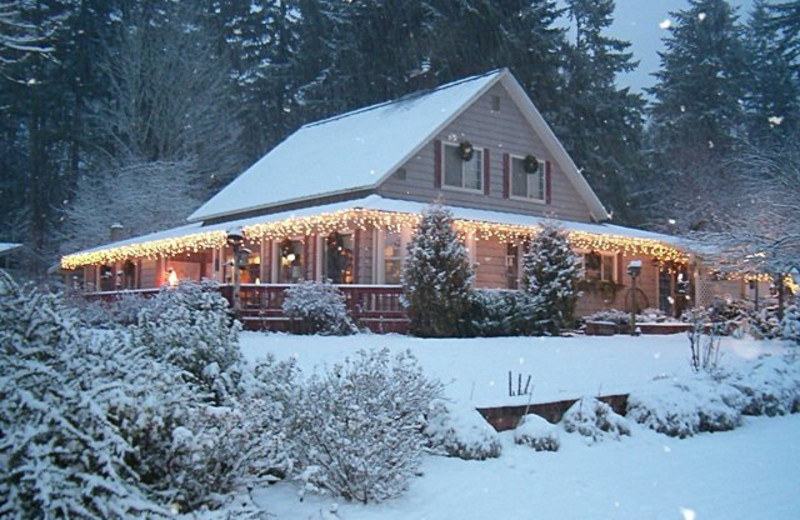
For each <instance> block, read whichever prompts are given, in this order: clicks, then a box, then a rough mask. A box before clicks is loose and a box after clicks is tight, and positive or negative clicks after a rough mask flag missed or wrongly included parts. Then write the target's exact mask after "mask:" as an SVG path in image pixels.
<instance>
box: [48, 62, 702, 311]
mask: <svg viewBox="0 0 800 520" xmlns="http://www.w3.org/2000/svg"><path fill="white" fill-rule="evenodd" d="M439 198H440V199H441V200H443V201H444V204H445V205H446V206H447V207H449V209H451V210H452V212H453V214H454V217H455V219H456V226H457V228H458V230H459V232H460V233H461V235H462V236H463V237H464V240H465V242H466V245H467V246H468V250H469V252H470V255H471V260H472V262H473V263H474V265H475V267H476V278H475V285H476V286H477V287H495V288H516V287H518V284H519V279H520V275H521V256H522V254H523V249H524V244H525V242H526V240H528V238H529V237H530V235H531V233H533V232H535V231H536V229H537V228H538V226H539V225H540V223H541V222H542V219H545V218H548V217H550V218H555V219H557V220H559V221H560V222H561V225H562V226H563V227H564V229H566V230H567V231H568V232H569V237H570V241H571V243H572V245H573V247H574V249H575V251H576V253H578V254H579V255H580V258H581V259H582V260H583V263H584V267H585V272H586V279H585V281H584V284H583V291H584V295H583V297H582V298H581V300H580V302H579V305H578V312H579V313H581V314H587V313H591V312H593V311H597V310H599V309H603V308H610V307H613V308H617V309H625V308H627V307H630V306H631V304H632V291H631V290H630V289H631V279H630V277H629V276H628V274H627V273H626V266H628V264H629V263H630V262H631V261H633V260H638V261H640V262H641V266H642V268H641V275H640V276H639V277H638V279H637V291H636V295H637V297H636V302H637V306H638V307H648V306H649V307H661V308H663V309H665V310H673V309H674V305H675V303H676V302H680V301H685V299H684V298H683V296H684V293H685V290H686V286H687V283H688V282H689V275H690V273H689V270H688V267H689V259H690V257H689V254H688V252H687V251H686V249H685V247H683V246H682V243H681V242H680V240H679V239H677V238H675V237H670V236H667V235H661V234H655V233H650V232H646V231H642V230H637V229H631V228H626V227H621V226H616V225H613V224H611V223H610V222H609V220H610V215H609V213H608V212H607V211H606V209H605V208H604V207H603V205H602V203H601V202H600V201H599V200H598V198H597V196H596V195H595V193H594V191H592V189H591V187H590V186H589V184H588V183H587V182H586V179H585V178H584V177H583V176H582V175H581V173H580V171H579V170H578V168H577V167H576V165H575V163H574V162H573V161H572V159H571V158H570V156H569V155H568V154H567V152H566V151H565V150H564V148H563V146H562V145H561V143H560V142H559V140H558V139H557V138H556V136H555V135H554V134H553V132H552V130H551V129H550V127H549V126H548V125H547V123H546V122H545V121H544V119H543V118H542V116H541V114H540V113H539V111H538V110H537V109H536V107H535V106H534V105H533V103H532V102H531V100H530V98H529V97H528V96H527V94H526V93H525V91H524V90H523V88H522V87H521V86H520V84H519V83H518V82H517V80H516V79H515V78H514V76H513V75H512V74H511V73H510V72H509V71H508V70H506V69H502V70H497V71H493V72H490V73H487V74H484V75H480V76H475V77H470V78H466V79H463V80H460V81H456V82H454V83H450V84H448V85H444V86H441V87H439V88H436V89H434V90H430V91H426V92H420V93H417V94H413V95H410V96H407V97H404V98H402V99H399V100H396V101H391V102H387V103H382V104H378V105H375V106H370V107H366V108H363V109H360V110H355V111H353V112H349V113H346V114H342V115H339V116H336V117H333V118H330V119H326V120H323V121H318V122H315V123H311V124H308V125H306V126H304V127H302V128H300V129H299V130H298V131H297V132H295V133H294V134H292V135H291V136H289V137H288V138H287V139H286V140H285V141H283V142H282V143H280V144H279V145H278V146H276V147H275V148H274V149H273V150H272V151H270V152H269V153H268V154H267V155H266V156H264V157H263V158H262V159H260V160H259V161H258V162H256V163H255V164H254V165H253V166H251V167H250V168H249V169H247V170H246V171H245V172H244V173H242V174H241V175H240V176H239V177H238V178H236V179H235V180H234V181H233V182H231V183H230V184H229V185H228V186H227V187H225V188H224V189H222V190H221V191H220V192H219V193H218V194H217V195H215V196H214V197H212V198H211V199H210V200H208V201H207V202H206V203H205V204H203V205H202V206H201V207H200V208H199V209H197V211H195V212H194V213H193V214H192V215H190V216H189V218H188V224H187V225H186V226H183V227H179V228H175V229H170V230H166V231H163V232H159V233H154V234H151V235H147V236H142V237H138V238H135V239H129V240H122V241H116V242H112V243H110V244H108V245H105V246H102V247H98V248H94V249H90V250H87V251H82V252H78V253H75V254H72V255H68V256H65V257H63V258H62V267H63V268H64V269H67V270H78V271H81V270H82V272H83V278H84V282H85V284H84V286H85V288H86V289H87V290H88V291H115V290H120V289H127V290H146V289H149V288H155V287H159V286H161V285H163V284H165V283H170V281H172V282H175V281H176V280H179V279H192V280H200V279H202V278H209V279H214V280H217V281H218V282H220V283H222V284H229V283H231V282H233V281H234V276H233V268H232V267H233V265H234V263H233V261H232V258H233V249H232V247H231V245H230V244H228V241H227V236H228V232H229V231H230V230H231V229H234V228H235V229H241V233H242V235H243V237H244V244H242V247H243V248H246V250H248V251H249V252H250V254H249V255H248V256H247V258H246V259H244V258H242V263H243V265H242V269H241V270H240V274H241V279H240V280H239V281H240V282H241V287H242V291H243V292H242V305H243V306H244V308H245V309H247V308H252V309H259V312H260V315H261V316H262V317H264V316H272V317H276V318H277V314H276V313H274V312H272V311H276V307H275V306H276V302H277V300H276V298H279V296H276V295H277V294H279V293H280V292H282V290H283V288H284V287H285V285H286V284H292V283H296V282H298V281H299V280H310V279H313V280H322V279H330V280H332V281H333V282H334V283H336V284H341V286H342V289H343V291H344V292H345V293H346V294H347V295H348V298H349V300H348V301H349V302H350V304H351V305H352V307H353V308H358V309H359V311H360V312H362V313H363V314H364V316H365V319H367V318H366V316H367V313H368V312H373V314H372V315H371V316H372V318H375V319H379V320H387V319H389V318H387V316H390V315H391V316H393V318H392V319H399V318H398V316H401V315H402V310H401V309H400V308H399V304H398V299H397V296H398V295H399V294H400V292H401V289H400V287H399V283H400V271H401V265H402V261H403V256H404V252H405V246H406V244H407V243H408V241H409V240H410V238H411V235H412V232H413V229H414V226H415V224H416V222H417V220H418V216H419V214H420V212H421V211H422V210H423V209H424V208H425V207H426V206H427V205H429V204H430V203H431V202H432V201H433V200H435V199H439ZM354 298H357V301H356V300H355V299H354ZM381 302H383V303H381ZM387 302H389V303H387ZM265 309H267V310H269V309H271V310H270V311H269V312H267V311H266V310H265ZM392 312H394V314H391V313H392ZM270 313H271V314H270ZM382 323H383V321H382Z"/></svg>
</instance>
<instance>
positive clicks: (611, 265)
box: [581, 251, 616, 282]
mask: <svg viewBox="0 0 800 520" xmlns="http://www.w3.org/2000/svg"><path fill="white" fill-rule="evenodd" d="M581 258H582V259H583V270H584V278H585V279H586V280H588V281H601V280H604V281H607V282H613V281H614V278H615V276H616V269H615V266H616V255H615V254H614V253H597V252H594V251H592V252H591V253H584V254H583V256H582V257H581Z"/></svg>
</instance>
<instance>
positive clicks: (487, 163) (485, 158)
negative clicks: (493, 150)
mask: <svg viewBox="0 0 800 520" xmlns="http://www.w3.org/2000/svg"><path fill="white" fill-rule="evenodd" d="M490 165H491V160H490V159H489V149H488V148H484V149H483V193H484V195H488V194H489V180H490V178H491V175H490V174H491V171H490Z"/></svg>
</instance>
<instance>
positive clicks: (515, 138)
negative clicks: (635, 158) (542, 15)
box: [377, 84, 591, 222]
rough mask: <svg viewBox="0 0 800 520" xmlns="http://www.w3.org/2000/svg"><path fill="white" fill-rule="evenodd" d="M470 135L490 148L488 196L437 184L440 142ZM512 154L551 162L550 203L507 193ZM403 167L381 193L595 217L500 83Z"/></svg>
mask: <svg viewBox="0 0 800 520" xmlns="http://www.w3.org/2000/svg"><path fill="white" fill-rule="evenodd" d="M492 96H499V97H500V107H501V109H500V111H493V110H492ZM464 140H467V141H469V142H471V143H472V145H473V146H474V147H475V148H476V149H478V148H485V149H487V150H489V161H488V162H489V165H490V172H489V173H490V175H489V177H490V183H489V186H488V192H489V194H488V195H487V194H486V193H485V192H481V193H469V192H466V191H457V190H453V189H448V188H446V187H439V186H437V184H438V180H437V179H438V176H437V175H436V173H437V172H438V166H437V161H436V158H437V156H439V154H437V153H436V144H435V143H436V141H456V142H459V141H464ZM507 153H510V154H514V155H520V156H525V155H527V154H531V153H532V154H534V155H535V156H537V157H538V158H540V159H542V160H546V161H549V162H550V168H549V170H550V175H549V176H550V177H551V183H550V188H549V197H550V199H551V200H550V204H542V203H541V202H539V203H537V202H529V201H525V200H517V199H511V198H508V197H505V196H504V195H505V194H506V193H508V189H507V187H505V186H504V178H503V177H504V175H503V171H504V165H503V160H504V156H505V154H507ZM402 168H403V169H404V170H405V171H406V175H405V179H404V180H403V177H402V176H397V175H392V176H391V177H389V178H388V179H387V180H386V181H384V182H383V183H382V184H381V185H380V186H379V187H378V190H377V191H378V193H379V194H380V195H383V196H385V197H389V198H396V199H408V200H414V201H420V202H431V201H433V200H435V199H436V198H437V197H439V196H441V197H443V199H444V201H445V203H447V204H451V205H454V206H464V207H472V208H478V209H485V210H495V211H508V212H514V213H522V214H529V215H537V216H543V215H545V214H552V215H553V216H555V217H557V218H560V219H564V220H574V221H579V222H589V221H591V216H590V212H589V209H588V207H587V206H586V204H585V203H584V202H583V200H582V199H581V197H580V195H579V194H578V192H577V191H576V190H575V188H574V187H573V186H572V184H571V183H570V182H569V180H568V179H567V177H566V175H565V174H564V173H563V172H562V171H561V169H560V167H559V165H558V164H557V163H556V162H554V160H553V157H552V156H551V155H550V154H549V153H548V152H547V151H546V150H545V148H544V145H543V143H542V141H541V139H539V138H538V136H536V135H535V134H534V131H533V129H532V128H531V127H530V125H528V123H527V121H526V120H525V118H524V117H523V115H522V113H521V112H520V111H519V109H518V108H517V107H516V105H515V104H514V102H513V101H512V100H511V97H510V96H509V95H508V93H507V92H506V91H505V89H504V88H503V86H502V85H500V84H498V85H495V86H494V87H493V88H491V89H490V90H489V91H488V92H487V93H486V94H484V96H483V97H481V98H479V99H478V100H477V101H476V102H475V103H474V104H473V105H472V106H471V107H469V108H467V110H466V111H465V112H464V113H463V114H461V115H460V116H459V117H458V118H456V120H455V121H453V123H451V124H450V125H448V126H447V128H445V129H444V130H443V131H442V132H440V133H439V134H438V135H437V136H436V137H435V139H433V140H431V142H430V143H428V144H427V145H426V146H425V147H424V148H422V149H421V150H420V151H419V153H418V154H417V155H416V156H415V157H413V158H412V159H410V160H409V161H408V162H407V163H406V164H404V165H403V166H402Z"/></svg>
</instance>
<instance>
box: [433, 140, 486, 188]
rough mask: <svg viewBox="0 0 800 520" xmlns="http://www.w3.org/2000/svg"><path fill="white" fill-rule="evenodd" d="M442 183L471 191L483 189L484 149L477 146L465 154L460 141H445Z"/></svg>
mask: <svg viewBox="0 0 800 520" xmlns="http://www.w3.org/2000/svg"><path fill="white" fill-rule="evenodd" d="M443 144H444V146H443V147H442V148H443V149H442V162H443V163H444V164H443V165H442V166H443V167H442V172H443V177H444V179H443V181H442V185H443V186H446V187H448V188H457V189H464V190H470V191H483V150H481V149H478V148H475V149H473V150H472V152H471V154H468V155H469V157H468V160H465V159H466V158H467V154H464V153H463V151H462V146H461V145H460V144H458V143H443Z"/></svg>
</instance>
